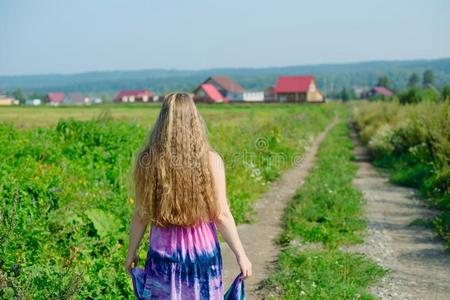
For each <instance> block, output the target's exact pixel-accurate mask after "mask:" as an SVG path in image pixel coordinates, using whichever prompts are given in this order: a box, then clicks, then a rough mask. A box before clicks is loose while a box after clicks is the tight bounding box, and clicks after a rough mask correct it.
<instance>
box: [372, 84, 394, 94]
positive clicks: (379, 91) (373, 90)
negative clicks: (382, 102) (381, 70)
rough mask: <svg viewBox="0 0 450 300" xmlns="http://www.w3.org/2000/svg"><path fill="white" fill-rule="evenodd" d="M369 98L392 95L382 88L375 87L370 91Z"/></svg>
mask: <svg viewBox="0 0 450 300" xmlns="http://www.w3.org/2000/svg"><path fill="white" fill-rule="evenodd" d="M369 93H370V97H375V96H382V97H392V96H394V93H393V92H392V91H391V90H389V89H387V88H385V87H384V86H375V87H373V88H372V89H371V90H370V92H369Z"/></svg>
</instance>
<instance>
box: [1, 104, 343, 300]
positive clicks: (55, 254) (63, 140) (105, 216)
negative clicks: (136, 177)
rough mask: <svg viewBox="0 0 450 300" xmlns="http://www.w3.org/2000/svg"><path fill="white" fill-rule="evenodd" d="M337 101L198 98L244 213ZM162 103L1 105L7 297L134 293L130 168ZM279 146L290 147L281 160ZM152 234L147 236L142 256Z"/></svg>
mask: <svg viewBox="0 0 450 300" xmlns="http://www.w3.org/2000/svg"><path fill="white" fill-rule="evenodd" d="M337 108H338V105H337V104H326V105H227V106H220V105H200V106H199V109H200V111H201V113H202V115H203V116H204V118H205V120H206V122H207V125H208V130H209V138H210V141H211V143H212V145H213V147H214V148H215V149H216V150H217V151H218V152H219V153H221V154H222V156H223V157H224V160H225V164H226V176H227V184H228V186H227V189H228V198H229V201H230V204H231V207H232V210H233V214H234V216H235V218H236V220H237V221H238V222H239V223H244V222H252V221H254V220H253V214H252V209H251V204H252V202H254V201H255V199H257V197H258V196H259V195H260V194H261V193H262V192H264V191H265V190H266V189H267V183H269V182H270V181H273V180H275V179H277V178H278V177H279V175H280V172H282V171H283V170H284V169H286V168H288V167H289V166H290V165H291V164H292V163H293V162H295V158H298V157H301V155H302V154H303V153H304V151H305V148H306V147H307V146H308V145H309V144H310V143H311V141H312V139H313V137H314V136H315V135H317V134H318V133H319V132H320V131H321V130H323V129H324V128H325V126H326V125H327V124H328V123H329V122H330V120H331V119H333V117H334V115H335V112H336V110H337ZM158 111H159V105H128V106H126V105H119V106H113V105H109V106H108V105H107V106H95V107H38V108H23V107H8V108H1V109H0V122H1V125H0V142H1V143H2V145H4V146H2V147H1V148H0V157H1V159H2V163H1V165H0V197H1V199H2V201H1V202H0V210H1V212H2V215H1V220H0V222H1V223H0V244H1V245H2V247H1V248H0V258H1V259H0V282H2V284H3V285H4V286H3V287H4V288H3V289H2V290H1V291H0V298H6V299H9V298H15V297H17V296H19V297H20V298H22V299H49V298H50V299H53V298H63V299H64V298H71V297H73V296H74V297H75V298H76V299H89V298H109V299H122V298H129V299H132V290H131V285H130V284H131V280H130V279H129V277H127V275H126V273H125V271H124V269H123V263H124V258H125V254H126V248H127V241H128V223H129V219H130V213H131V209H132V206H133V201H134V200H133V195H131V194H130V188H129V187H130V167H131V163H132V161H133V157H134V155H135V153H136V151H137V150H138V148H139V147H140V146H141V144H142V143H143V141H144V139H145V138H146V136H147V134H148V130H149V129H150V128H151V126H152V124H153V122H154V120H155V117H156V115H157V113H158ZM280 157H281V158H283V159H282V160H280ZM146 247H147V245H146V244H145V243H144V244H143V245H142V246H141V252H140V256H141V259H142V260H144V259H145V254H146Z"/></svg>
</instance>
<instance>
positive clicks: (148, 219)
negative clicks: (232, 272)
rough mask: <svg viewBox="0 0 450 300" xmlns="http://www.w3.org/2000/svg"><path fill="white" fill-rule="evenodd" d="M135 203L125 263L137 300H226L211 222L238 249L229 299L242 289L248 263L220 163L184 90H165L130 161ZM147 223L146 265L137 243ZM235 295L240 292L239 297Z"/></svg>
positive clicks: (248, 275) (232, 248)
mask: <svg viewBox="0 0 450 300" xmlns="http://www.w3.org/2000/svg"><path fill="white" fill-rule="evenodd" d="M134 187H135V199H136V200H135V208H134V213H133V218H132V221H131V229H130V231H131V232H130V244H129V247H128V256H127V259H126V263H125V267H126V270H127V272H128V273H130V274H131V276H132V279H133V286H134V291H135V295H136V297H137V298H138V299H224V294H223V286H222V258H221V254H220V247H219V241H218V238H217V232H216V228H218V229H219V231H220V233H221V234H222V236H223V238H224V240H225V242H226V243H227V244H228V245H229V246H230V248H231V250H232V251H233V253H234V254H235V255H236V259H237V262H238V264H239V266H240V269H241V274H240V275H239V276H238V277H237V278H236V280H235V282H234V284H233V285H234V286H232V287H233V288H234V290H233V289H231V288H230V290H229V291H228V292H227V293H226V295H225V298H226V299H237V298H239V297H241V299H242V298H243V297H245V296H244V295H242V294H241V295H240V296H238V295H235V296H233V295H232V294H233V293H242V292H243V284H242V286H239V284H240V283H241V281H240V280H242V279H246V278H248V277H250V276H251V275H252V266H251V263H250V261H249V259H248V258H247V255H246V254H245V251H244V248H243V247H242V243H241V241H240V239H239V236H238V232H237V229H236V224H235V221H234V218H233V216H232V214H231V212H230V208H229V206H228V202H227V196H226V184H225V170H224V164H223V161H222V159H221V157H220V155H219V154H217V153H216V152H214V151H213V150H212V148H211V146H210V145H209V144H208V141H207V135H206V126H205V124H204V122H203V119H202V118H201V116H200V114H199V113H198V111H197V109H196V107H195V104H194V102H193V101H192V99H191V98H190V97H189V96H188V95H187V94H184V93H172V94H169V95H167V96H166V97H165V99H164V103H163V105H162V108H161V111H160V114H159V116H158V119H157V121H156V123H155V125H154V127H153V129H152V131H151V134H150V138H149V140H148V142H147V143H146V144H145V146H144V147H143V149H142V150H141V151H140V152H139V153H138V155H137V159H136V163H135V168H134ZM149 223H151V231H150V246H149V249H148V253H147V259H146V262H145V270H143V269H139V268H137V264H138V257H137V255H136V250H137V249H138V247H139V243H140V241H141V239H142V236H143V234H144V232H145V230H146V228H147V225H148V224H149ZM236 297H237V298H236Z"/></svg>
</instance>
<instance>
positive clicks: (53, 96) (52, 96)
mask: <svg viewBox="0 0 450 300" xmlns="http://www.w3.org/2000/svg"><path fill="white" fill-rule="evenodd" d="M64 98H65V95H64V93H60V92H52V93H48V94H47V103H50V104H54V105H58V104H61V103H63V102H64Z"/></svg>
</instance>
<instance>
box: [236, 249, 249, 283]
mask: <svg viewBox="0 0 450 300" xmlns="http://www.w3.org/2000/svg"><path fill="white" fill-rule="evenodd" d="M236 259H237V262H238V264H239V267H240V268H241V272H242V279H247V278H249V277H251V276H252V263H251V262H250V260H249V259H248V257H247V255H244V256H238V257H237V258H236Z"/></svg>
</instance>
